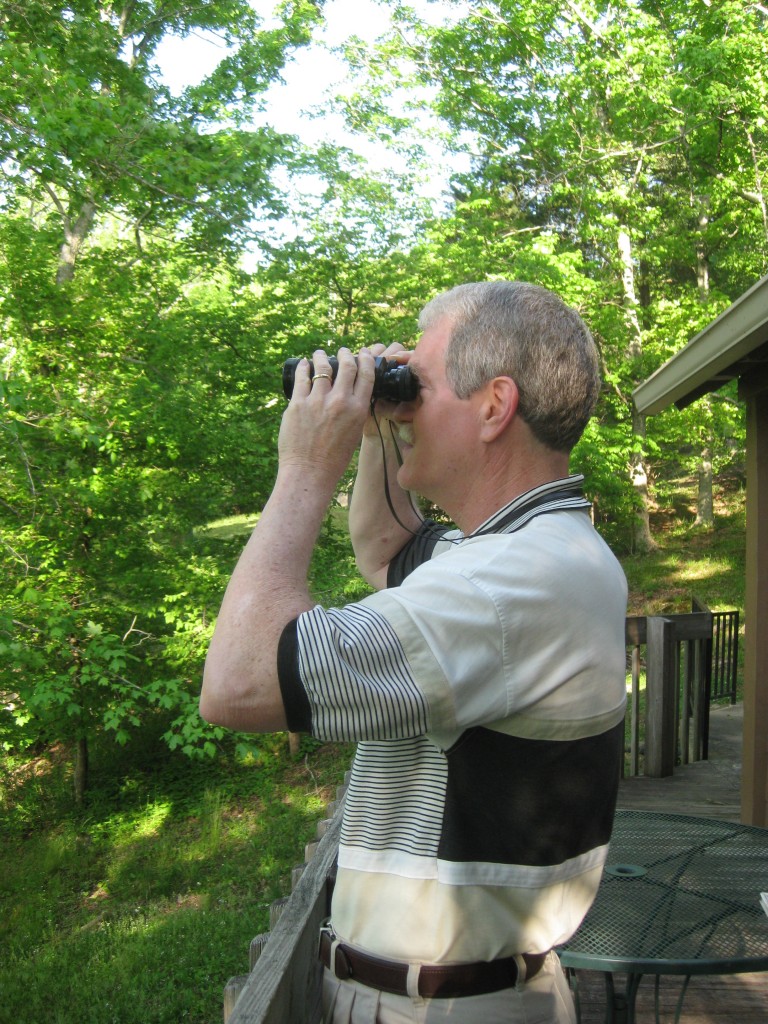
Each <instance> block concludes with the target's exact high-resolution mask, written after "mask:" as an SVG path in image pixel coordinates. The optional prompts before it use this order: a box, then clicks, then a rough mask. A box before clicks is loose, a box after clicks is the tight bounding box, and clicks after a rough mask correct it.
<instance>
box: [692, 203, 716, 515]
mask: <svg viewBox="0 0 768 1024" xmlns="http://www.w3.org/2000/svg"><path fill="white" fill-rule="evenodd" d="M708 223H709V199H708V198H706V199H704V200H703V201H702V203H701V212H700V213H699V238H698V240H697V243H696V278H697V280H698V283H699V302H707V301H708V300H709V258H708V255H707V248H706V244H705V240H704V231H705V229H706V227H707V224H708ZM701 403H702V407H703V408H705V409H706V412H707V416H708V418H709V417H710V416H711V401H710V397H709V395H707V396H706V397H704V398H703V399H702V400H701ZM696 474H697V477H698V483H699V487H698V500H697V503H696V525H697V526H705V527H707V529H712V527H713V526H714V523H715V518H714V512H713V506H714V501H713V496H712V450H711V447H710V446H709V445H706V444H705V445H704V446H703V448H702V451H701V456H700V458H699V465H698V468H697V471H696Z"/></svg>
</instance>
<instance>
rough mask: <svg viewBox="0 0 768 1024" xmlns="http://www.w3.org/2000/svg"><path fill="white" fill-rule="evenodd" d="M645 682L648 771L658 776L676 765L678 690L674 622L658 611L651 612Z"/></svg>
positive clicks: (646, 769) (654, 776)
mask: <svg viewBox="0 0 768 1024" xmlns="http://www.w3.org/2000/svg"><path fill="white" fill-rule="evenodd" d="M645 686H646V690H645V693H646V723H645V730H646V732H645V774H646V775H649V776H651V777H652V778H656V779H659V778H663V777H664V776H667V775H672V773H673V772H674V768H675V753H676V750H675V748H676V745H677V736H676V729H675V720H676V711H677V702H678V694H677V652H676V650H675V632H674V623H673V622H672V621H671V620H670V619H665V618H662V617H661V616H658V615H649V616H648V647H647V654H646V683H645Z"/></svg>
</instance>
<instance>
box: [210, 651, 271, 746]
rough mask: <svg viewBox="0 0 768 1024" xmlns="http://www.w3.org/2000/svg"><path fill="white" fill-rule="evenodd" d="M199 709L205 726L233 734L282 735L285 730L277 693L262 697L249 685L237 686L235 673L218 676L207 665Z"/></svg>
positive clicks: (264, 694) (218, 674)
mask: <svg viewBox="0 0 768 1024" xmlns="http://www.w3.org/2000/svg"><path fill="white" fill-rule="evenodd" d="M198 708H199V711H200V717H201V718H203V719H204V720H205V721H206V722H209V723H210V724H211V725H220V726H223V727H224V728H225V729H233V730H234V731H236V732H256V733H266V732H282V731H284V730H285V729H286V728H287V724H286V720H285V709H284V707H283V702H282V699H281V697H280V695H279V693H278V694H268V693H261V692H260V691H259V689H258V688H257V687H255V686H254V685H253V683H252V682H246V681H243V682H242V683H241V684H240V685H238V681H237V676H236V675H235V674H234V673H229V672H228V673H226V674H221V673H219V672H218V671H216V670H215V669H214V668H211V667H210V666H209V665H208V664H206V667H205V671H204V672H203V686H202V690H201V691H200V700H199V703H198Z"/></svg>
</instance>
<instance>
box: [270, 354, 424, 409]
mask: <svg viewBox="0 0 768 1024" xmlns="http://www.w3.org/2000/svg"><path fill="white" fill-rule="evenodd" d="M374 361H375V364H376V371H375V377H374V379H373V393H372V395H371V399H374V400H375V399H377V398H383V399H384V400H385V401H387V402H412V401H413V400H414V398H416V396H417V395H418V393H419V381H418V378H417V377H416V374H415V373H414V372H413V370H411V368H410V366H409V365H408V364H407V363H398V362H397V360H395V359H385V358H384V356H375V357H374ZM300 362H301V359H286V361H285V364H284V365H283V392H284V393H285V397H286V398H290V397H291V395H292V394H293V383H294V378H295V375H296V367H297V366H298V364H299V363H300ZM328 362H329V363H330V364H331V373H332V374H333V380H336V374H337V372H338V369H339V361H338V359H336V358H334V357H333V356H331V357H330V358H329V360H328ZM313 373H314V367H313V365H312V361H311V360H310V363H309V375H310V377H311V376H312V374H313Z"/></svg>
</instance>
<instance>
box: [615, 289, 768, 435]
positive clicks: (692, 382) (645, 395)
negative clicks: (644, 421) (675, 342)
mask: <svg viewBox="0 0 768 1024" xmlns="http://www.w3.org/2000/svg"><path fill="white" fill-rule="evenodd" d="M766 338H768V274H767V275H766V276H765V277H763V278H761V279H760V280H759V281H758V282H757V284H755V285H753V286H752V287H751V288H750V289H749V291H746V292H744V294H743V295H742V296H740V298H738V299H737V300H736V302H734V303H733V304H732V305H731V306H729V307H728V309H726V310H724V311H723V312H722V313H721V314H720V316H719V317H717V319H715V320H713V321H712V323H711V324H708V325H707V326H706V327H705V328H704V329H703V330H702V331H700V332H699V333H698V334H697V335H696V336H695V337H694V338H692V339H691V340H690V341H689V342H688V344H687V345H686V346H685V347H684V348H682V349H681V350H680V351H679V352H678V353H677V354H676V355H674V356H673V357H672V358H671V359H669V360H667V362H666V363H664V365H663V366H660V367H659V369H658V370H656V372H655V373H653V374H651V376H650V377H649V378H648V379H647V380H646V381H643V383H642V384H640V385H639V386H638V387H637V388H635V390H634V391H633V392H632V398H633V399H634V402H635V406H636V407H637V410H638V412H640V413H643V414H645V415H651V414H653V413H657V412H661V411H662V409H666V408H667V407H668V406H670V405H672V404H673V403H678V404H685V399H686V398H687V397H688V396H691V395H693V396H694V397H700V396H701V395H702V394H704V393H706V392H707V391H716V390H717V388H719V387H721V386H722V385H723V384H724V383H725V382H726V381H727V380H730V379H732V378H733V377H734V376H736V375H737V371H736V370H735V367H736V365H737V364H738V363H739V361H740V360H742V359H744V358H745V357H746V356H748V355H749V353H750V352H752V350H753V349H754V348H756V347H757V345H760V344H762V343H763V342H764V341H765V340H766Z"/></svg>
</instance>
